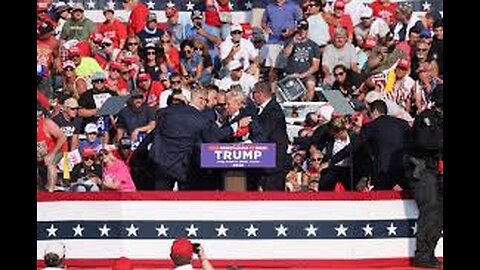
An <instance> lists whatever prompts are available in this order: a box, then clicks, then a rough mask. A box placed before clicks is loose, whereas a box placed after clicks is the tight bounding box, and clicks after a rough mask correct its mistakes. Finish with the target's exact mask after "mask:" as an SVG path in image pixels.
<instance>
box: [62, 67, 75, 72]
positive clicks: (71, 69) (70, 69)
mask: <svg viewBox="0 0 480 270" xmlns="http://www.w3.org/2000/svg"><path fill="white" fill-rule="evenodd" d="M63 70H64V71H74V70H75V69H74V68H71V67H68V68H64V69H63Z"/></svg>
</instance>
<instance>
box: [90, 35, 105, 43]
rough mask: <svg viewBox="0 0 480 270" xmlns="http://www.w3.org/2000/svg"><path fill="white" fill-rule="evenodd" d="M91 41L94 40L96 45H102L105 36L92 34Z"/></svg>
mask: <svg viewBox="0 0 480 270" xmlns="http://www.w3.org/2000/svg"><path fill="white" fill-rule="evenodd" d="M90 39H91V40H93V42H95V43H96V44H100V42H102V39H103V35H102V34H100V33H97V32H94V33H91V34H90Z"/></svg>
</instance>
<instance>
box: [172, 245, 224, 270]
mask: <svg viewBox="0 0 480 270" xmlns="http://www.w3.org/2000/svg"><path fill="white" fill-rule="evenodd" d="M194 252H195V254H196V255H197V257H198V259H199V260H200V262H201V263H202V270H214V269H215V268H214V267H213V265H212V264H211V263H210V262H209V261H208V259H207V257H206V256H205V251H204V249H203V247H202V246H201V245H200V244H196V246H195V244H193V243H192V242H190V240H189V239H187V238H178V239H176V240H175V241H173V244H172V247H171V249H170V258H171V259H172V262H173V263H174V265H175V270H192V269H193V266H192V260H193V253H194Z"/></svg>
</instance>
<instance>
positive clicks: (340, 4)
mask: <svg viewBox="0 0 480 270" xmlns="http://www.w3.org/2000/svg"><path fill="white" fill-rule="evenodd" d="M334 7H335V8H336V9H337V8H338V9H344V8H345V2H343V1H341V0H338V1H337V2H335V5H334Z"/></svg>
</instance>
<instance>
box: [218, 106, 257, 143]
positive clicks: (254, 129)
mask: <svg viewBox="0 0 480 270" xmlns="http://www.w3.org/2000/svg"><path fill="white" fill-rule="evenodd" d="M246 116H251V117H252V122H251V123H250V125H249V128H250V132H249V134H248V138H247V139H244V138H235V137H234V136H233V133H232V134H230V135H228V136H227V137H226V138H225V139H223V140H222V142H223V143H241V142H244V141H245V140H250V141H252V142H254V143H255V142H256V143H262V142H266V137H265V133H264V131H263V129H262V127H261V125H260V123H259V119H258V117H257V115H255V114H252V113H251V112H250V111H249V110H246V109H240V113H239V114H238V115H237V116H236V117H235V118H233V119H232V120H228V121H227V122H226V123H225V124H224V125H223V126H222V128H225V127H230V125H231V124H233V123H236V122H238V121H240V119H242V118H243V117H246Z"/></svg>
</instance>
